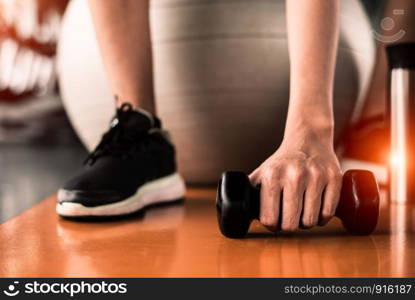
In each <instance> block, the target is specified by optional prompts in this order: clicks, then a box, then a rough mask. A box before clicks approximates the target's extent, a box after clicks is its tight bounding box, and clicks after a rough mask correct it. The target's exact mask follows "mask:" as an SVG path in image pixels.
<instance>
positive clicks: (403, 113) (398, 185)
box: [386, 43, 415, 203]
mask: <svg viewBox="0 0 415 300" xmlns="http://www.w3.org/2000/svg"><path fill="white" fill-rule="evenodd" d="M386 50H387V54H388V60H389V69H390V76H389V78H390V83H389V105H388V108H389V114H388V116H389V117H390V128H391V141H390V142H391V147H390V148H391V161H390V169H389V170H390V171H389V175H390V176H389V184H390V198H391V200H392V201H394V202H398V203H406V202H408V201H411V202H412V201H414V199H415V160H414V159H413V154H414V153H415V118H414V113H415V43H397V44H392V45H389V46H387V47H386Z"/></svg>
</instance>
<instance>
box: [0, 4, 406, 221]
mask: <svg viewBox="0 0 415 300" xmlns="http://www.w3.org/2000/svg"><path fill="white" fill-rule="evenodd" d="M85 1H86V0H85ZM403 1H405V0H403ZM68 2H69V0H0V223H1V222H4V221H5V220H6V219H9V218H11V217H13V216H15V215H17V214H18V213H20V212H21V211H23V210H24V209H26V208H27V207H28V206H30V205H32V204H34V203H36V202H38V201H40V200H42V199H43V198H45V197H47V196H48V195H50V194H52V193H53V192H54V191H56V189H57V187H59V186H60V185H61V184H62V183H63V182H64V181H65V180H66V179H67V178H68V176H70V175H71V174H73V173H74V171H75V170H76V169H77V168H78V167H79V166H80V163H81V162H82V159H83V158H84V156H85V155H86V150H85V149H84V147H83V146H82V144H81V143H80V141H79V139H78V138H77V136H76V134H75V133H74V131H73V129H72V127H71V125H70V123H69V121H68V118H67V116H66V114H65V111H64V109H63V106H62V102H61V100H60V96H59V86H58V83H57V72H56V68H55V65H56V64H55V55H56V45H57V43H58V37H59V32H60V25H61V20H62V16H63V14H64V12H65V8H66V7H67V5H68ZM375 2H376V4H375ZM362 3H363V5H364V6H365V8H366V11H367V14H368V17H369V18H370V21H371V24H372V25H373V30H374V31H376V32H377V31H382V29H381V28H379V27H380V24H381V20H384V18H385V11H386V10H387V5H386V4H385V3H386V1H384V0H379V1H372V0H362ZM357 38H358V37H357ZM374 40H375V38H374ZM376 42H377V43H378V48H379V49H380V50H381V51H379V53H380V54H379V55H382V54H381V53H382V46H379V45H381V44H382V41H376ZM376 67H378V65H377V66H376ZM384 71H385V70H384ZM383 75H384V76H386V73H383ZM385 80H386V77H385V79H384V81H383V83H385ZM380 82H381V83H380V84H381V85H380V86H381V88H385V86H384V85H383V84H382V79H380ZM378 85H379V83H378ZM371 90H376V89H373V88H372V89H371ZM368 97H372V98H373V97H375V98H376V97H384V95H379V94H376V93H373V92H372V93H369V95H368ZM383 100H384V99H383ZM375 110H376V109H375ZM375 119H376V114H375ZM374 124H379V123H376V122H375V123H374ZM380 124H381V125H380V127H376V125H375V130H374V131H372V132H375V133H374V137H375V140H377V141H381V143H383V144H384V141H385V139H383V138H384V137H385V126H384V124H383V125H382V122H380ZM376 128H379V130H378V131H376ZM357 130H359V127H358V128H357ZM359 138H360V139H362V138H363V139H365V140H368V139H366V137H365V136H363V137H361V136H360V137H357V139H359ZM355 139H356V138H349V141H348V142H349V144H355V143H356V140H355ZM368 141H370V143H368V144H370V145H371V146H372V147H378V146H379V145H377V144H376V143H375V144H373V143H372V142H371V141H372V140H368ZM346 150H347V151H346V152H348V154H349V156H351V157H355V158H357V159H359V158H364V159H368V160H371V159H372V160H374V162H379V159H378V158H372V157H367V156H368V155H367V153H371V152H370V151H366V152H364V151H363V152H362V151H359V149H357V150H356V148H353V147H349V149H346ZM372 153H373V152H372ZM369 156H370V155H369Z"/></svg>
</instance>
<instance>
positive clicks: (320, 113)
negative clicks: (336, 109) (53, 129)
mask: <svg viewBox="0 0 415 300" xmlns="http://www.w3.org/2000/svg"><path fill="white" fill-rule="evenodd" d="M312 95H313V96H312V97H310V95H308V96H301V95H297V96H295V97H294V96H292V97H290V105H289V110H288V115H287V121H286V125H285V134H286V135H287V136H289V135H290V134H297V133H300V134H305V135H308V134H311V135H319V136H320V137H321V138H331V139H332V138H333V134H334V117H333V108H332V101H333V100H332V97H330V96H327V95H322V94H312Z"/></svg>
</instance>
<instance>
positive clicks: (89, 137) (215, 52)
mask: <svg viewBox="0 0 415 300" xmlns="http://www.w3.org/2000/svg"><path fill="white" fill-rule="evenodd" d="M150 17H151V32H152V43H153V53H154V84H155V94H156V106H157V110H158V115H159V116H160V118H161V119H162V121H163V124H164V127H165V128H166V129H167V130H169V131H170V133H171V136H172V140H173V142H174V143H175V145H176V147H177V151H178V156H177V157H178V164H179V169H180V172H181V173H182V174H183V175H184V177H185V179H186V180H187V181H188V182H190V183H213V182H216V181H217V180H218V178H219V175H220V173H221V172H222V171H224V170H229V169H237V170H242V171H245V172H250V171H252V170H253V169H254V168H256V167H257V166H258V165H259V164H260V163H261V162H262V161H263V160H265V159H266V158H267V157H268V156H269V155H270V154H272V153H273V152H274V151H275V150H276V149H277V147H278V145H279V144H280V142H281V140H282V137H283V131H284V124H285V118H286V113H287V107H288V97H289V94H288V92H289V91H288V87H289V60H288V48H287V35H286V24H285V22H286V20H285V1H284V0H273V1H270V0H255V1H251V0H239V1H202V0H180V1H179V0H168V1H167V0H153V1H151V8H150ZM131 30H134V28H131ZM374 53H375V49H374V43H373V39H372V36H371V28H370V25H369V22H368V19H367V17H366V15H365V12H364V9H363V7H362V6H361V4H360V2H359V1H357V0H343V1H342V2H341V32H340V41H339V49H338V57H337V66H336V78H335V95H334V99H335V100H334V101H335V103H334V113H335V122H336V129H335V132H336V138H339V136H340V135H341V132H342V130H343V129H344V128H345V126H346V125H347V124H348V123H349V122H350V121H351V119H352V118H353V117H354V116H356V115H357V114H358V113H359V109H360V105H361V100H362V98H363V96H364V94H365V92H366V89H367V87H368V84H369V80H370V76H371V72H372V68H373V64H374ZM57 65H58V73H59V83H60V87H61V91H62V99H63V103H64V107H65V109H66V111H67V114H68V116H69V118H70V120H71V122H72V124H73V126H74V128H75V130H76V132H77V134H78V135H79V137H80V138H81V140H82V141H83V143H84V144H85V146H86V147H87V148H88V149H89V150H91V149H93V148H94V146H95V145H96V144H97V143H98V141H99V139H100V137H101V135H102V133H103V132H104V131H105V130H107V129H108V124H109V121H110V118H111V117H112V116H113V115H114V99H113V93H112V92H111V90H110V88H109V84H108V81H107V79H106V76H105V73H104V69H103V65H102V60H101V56H100V53H99V49H98V46H97V42H96V38H95V35H94V28H93V24H92V21H91V17H90V12H89V8H88V4H87V1H85V0H73V1H71V3H70V5H69V7H68V10H67V12H66V15H65V16H64V20H63V25H62V31H61V37H60V42H59V47H58V62H57Z"/></svg>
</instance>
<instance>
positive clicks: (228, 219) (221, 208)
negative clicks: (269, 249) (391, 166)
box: [216, 170, 379, 237]
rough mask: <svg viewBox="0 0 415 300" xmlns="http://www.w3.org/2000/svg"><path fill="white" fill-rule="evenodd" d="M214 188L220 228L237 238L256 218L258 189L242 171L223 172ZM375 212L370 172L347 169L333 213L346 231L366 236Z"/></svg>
mask: <svg viewBox="0 0 415 300" xmlns="http://www.w3.org/2000/svg"><path fill="white" fill-rule="evenodd" d="M218 187H220V189H218V193H217V202H216V206H217V211H218V221H219V225H220V228H221V231H222V233H223V234H224V235H225V236H228V237H241V236H243V235H244V234H246V232H247V231H248V228H249V223H250V220H253V219H258V218H259V212H260V188H257V187H253V186H252V185H251V184H250V183H249V179H248V177H247V176H246V175H245V174H243V173H242V172H227V173H224V174H223V176H222V179H221V181H220V183H219V186H218ZM378 214H379V190H378V186H377V183H376V179H375V177H374V175H373V174H372V173H371V172H369V171H365V170H349V171H347V172H346V173H345V174H344V175H343V185H342V190H341V194H340V200H339V204H338V206H337V209H336V214H335V215H336V216H337V217H338V218H340V219H341V221H342V223H343V226H344V227H345V228H346V229H347V230H348V231H349V232H351V233H353V234H359V235H366V234H370V233H372V232H373V230H374V229H375V227H376V224H377V219H378ZM280 222H281V220H280Z"/></svg>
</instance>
